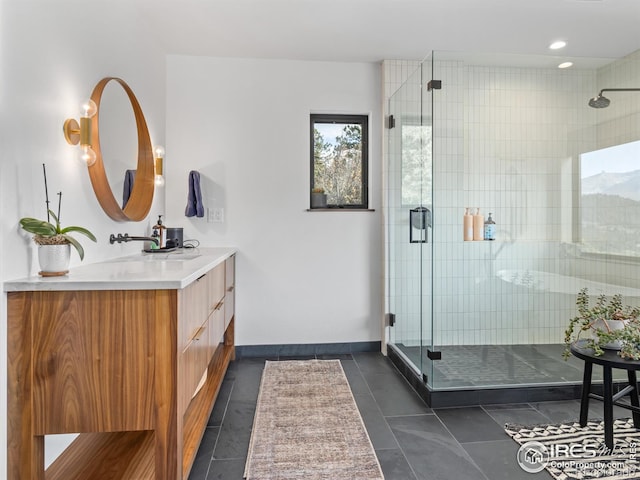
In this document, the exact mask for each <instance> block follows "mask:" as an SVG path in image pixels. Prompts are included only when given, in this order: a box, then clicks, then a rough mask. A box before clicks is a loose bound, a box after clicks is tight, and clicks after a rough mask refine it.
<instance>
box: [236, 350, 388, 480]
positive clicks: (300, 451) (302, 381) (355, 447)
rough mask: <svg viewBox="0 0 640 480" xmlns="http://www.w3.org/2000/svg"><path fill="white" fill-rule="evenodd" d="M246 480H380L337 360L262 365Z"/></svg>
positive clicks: (378, 471)
mask: <svg viewBox="0 0 640 480" xmlns="http://www.w3.org/2000/svg"><path fill="white" fill-rule="evenodd" d="M245 478H246V479H247V480H258V479H259V480H271V479H278V480H294V479H295V480H297V479H300V480H302V479H304V480H320V479H322V480H329V479H331V480H381V479H383V478H384V477H383V475H382V471H381V469H380V464H379V463H378V459H377V457H376V454H375V452H374V450H373V447H372V445H371V441H370V440H369V436H368V435H367V431H366V430H365V427H364V424H363V422H362V418H361V417H360V413H359V411H358V408H357V406H356V403H355V400H354V398H353V394H352V393H351V389H350V388H349V384H348V382H347V378H346V376H345V374H344V371H343V369H342V365H341V363H340V361H339V360H304V361H279V362H270V361H267V362H266V364H265V368H264V372H263V375H262V382H261V384H260V393H259V395H258V404H257V406H256V413H255V418H254V421H253V430H252V433H251V441H250V445H249V452H248V455H247V463H246V468H245Z"/></svg>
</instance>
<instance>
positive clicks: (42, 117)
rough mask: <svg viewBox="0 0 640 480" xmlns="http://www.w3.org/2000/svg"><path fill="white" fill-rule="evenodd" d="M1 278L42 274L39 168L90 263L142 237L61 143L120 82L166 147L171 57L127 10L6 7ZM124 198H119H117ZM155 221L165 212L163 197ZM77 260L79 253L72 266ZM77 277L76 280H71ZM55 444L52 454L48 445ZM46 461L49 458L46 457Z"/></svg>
mask: <svg viewBox="0 0 640 480" xmlns="http://www.w3.org/2000/svg"><path fill="white" fill-rule="evenodd" d="M0 22H1V23H0V62H1V63H0V208H1V211H2V215H1V216H0V223H1V235H0V252H1V253H0V278H1V279H2V280H3V281H4V280H8V279H13V278H19V277H24V276H27V275H32V274H35V273H36V272H37V259H36V257H35V249H34V248H33V242H32V241H31V240H30V238H29V236H28V235H26V234H24V233H22V232H21V231H20V230H19V227H18V219H19V218H21V217H23V216H37V217H40V218H42V217H44V215H45V208H44V187H43V180H42V163H46V165H47V173H48V182H49V195H50V197H52V198H51V199H52V200H54V199H55V198H56V197H55V194H56V192H58V191H62V192H63V207H62V222H63V224H71V225H83V226H85V227H87V228H89V229H90V230H91V231H93V232H94V233H95V234H96V236H97V237H98V243H97V244H93V243H92V242H89V241H84V242H83V245H84V246H85V250H86V256H85V262H95V261H99V260H102V259H106V258H109V257H115V256H119V255H122V254H123V253H126V252H129V251H133V250H135V249H136V248H139V246H134V245H127V246H126V247H119V246H111V245H109V243H108V241H107V239H108V236H109V234H110V233H112V232H118V231H125V229H126V231H128V232H129V233H130V234H142V233H144V231H145V228H146V226H147V223H148V222H146V221H145V222H140V223H128V224H118V223H115V222H113V221H111V220H110V219H109V218H108V217H107V216H106V215H105V214H104V213H103V212H102V210H101V208H100V207H99V205H98V203H97V201H96V199H95V197H94V195H93V191H92V190H91V185H90V181H89V177H88V174H87V172H86V169H85V168H83V167H82V166H81V165H80V163H79V162H78V161H77V160H76V159H75V158H74V155H75V151H76V149H75V148H72V147H70V146H69V145H67V143H66V142H65V140H64V137H63V134H62V124H63V123H64V120H65V119H66V118H68V117H75V118H77V116H78V111H79V105H80V102H81V100H83V99H85V98H87V97H89V96H90V94H91V91H92V89H93V87H94V85H95V84H96V82H97V81H98V80H100V79H101V78H103V77H106V76H120V77H122V78H123V79H124V80H125V81H127V83H128V84H129V85H130V86H131V88H132V89H133V91H134V92H135V93H136V96H137V97H138V100H139V102H140V104H141V106H142V109H143V111H144V113H145V116H146V119H147V124H148V126H149V130H150V133H151V137H152V140H153V141H155V142H158V143H163V142H164V129H165V118H164V110H165V65H164V61H165V60H164V56H163V55H162V53H161V52H160V51H159V50H157V47H156V46H155V45H152V44H150V43H149V42H147V41H146V38H147V37H146V35H145V30H144V28H145V25H144V22H141V21H140V18H139V16H138V12H136V11H133V10H132V7H130V6H129V5H128V2H113V3H110V4H109V6H108V8H106V7H105V5H94V4H93V2H83V1H73V2H71V1H69V2H50V1H47V0H42V1H31V0H30V1H24V0H8V1H3V2H2V3H1V4H0ZM116 195H117V196H119V195H120V193H119V192H117V193H116ZM159 200H160V201H159V202H158V201H156V206H155V207H154V210H152V213H156V211H157V210H162V209H163V208H162V207H161V205H162V196H160V197H159ZM78 264H79V259H78V257H77V256H76V255H75V253H73V254H72V265H71V266H72V267H73V266H76V265H78ZM71 274H72V275H73V273H71ZM0 298H1V303H0V316H1V317H0V412H2V414H0V477H3V476H4V473H3V472H6V451H7V445H6V430H7V428H6V414H5V412H6V385H7V375H6V372H7V364H6V361H7V355H6V351H7V350H6V344H7V331H6V296H5V295H4V294H3V295H2V296H1V297H0ZM50 445H51V444H50V442H48V445H47V448H48V449H49V447H50ZM47 453H48V454H49V453H50V451H49V450H48V451H47Z"/></svg>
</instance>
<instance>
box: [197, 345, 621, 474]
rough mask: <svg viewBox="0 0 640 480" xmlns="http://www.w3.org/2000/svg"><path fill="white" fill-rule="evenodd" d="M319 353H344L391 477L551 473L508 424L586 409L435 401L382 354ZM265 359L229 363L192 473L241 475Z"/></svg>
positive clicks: (561, 417) (595, 412)
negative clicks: (524, 463)
mask: <svg viewBox="0 0 640 480" xmlns="http://www.w3.org/2000/svg"><path fill="white" fill-rule="evenodd" d="M306 358H309V357H304V358H301V357H297V358H292V357H287V358H280V360H289V359H306ZM318 358H327V359H328V358H338V359H340V360H341V361H342V365H343V368H344V371H345V373H346V375H347V379H348V380H349V384H350V386H351V390H352V391H353V395H354V397H355V399H356V403H357V405H358V408H359V410H360V413H361V415H362V418H363V420H364V423H365V426H366V428H367V431H368V433H369V437H370V438H371V442H372V444H373V447H374V449H375V451H376V454H377V455H378V459H379V460H380V464H381V466H382V470H383V472H384V475H385V479H386V480H418V479H420V480H422V479H424V480H472V479H473V480H476V479H477V480H499V479H510V480H514V479H515V480H517V479H523V480H533V479H534V478H535V479H550V478H551V476H550V475H549V474H547V473H546V472H540V473H538V474H535V475H532V474H530V473H526V472H525V471H523V470H521V469H520V467H519V466H518V464H517V462H516V452H517V450H518V445H517V444H516V442H514V441H513V440H511V439H510V438H509V437H508V436H507V435H506V434H505V433H504V431H503V429H502V427H503V425H504V423H506V422H513V423H521V424H537V423H553V422H562V421H567V420H576V419H577V417H578V413H579V409H580V405H579V402H578V401H577V400H569V401H561V402H541V403H526V404H512V405H493V406H474V407H460V408H439V409H431V408H429V407H428V406H427V405H426V404H425V403H423V401H422V400H421V399H420V397H419V396H418V395H417V394H416V393H415V392H414V391H413V389H412V388H411V387H410V386H409V384H408V383H407V382H406V381H405V379H404V378H403V377H402V376H401V375H400V373H399V372H398V371H397V370H396V369H395V367H394V366H393V365H392V364H391V362H390V361H389V360H388V359H387V358H386V357H384V356H383V355H382V354H379V353H356V354H347V355H334V356H326V357H321V356H319V357H318ZM267 360H278V358H270V359H267ZM264 361H265V359H264V358H262V359H255V358H244V359H239V360H236V361H235V362H232V363H231V365H230V366H229V370H228V372H227V375H226V377H225V379H224V382H223V384H222V387H221V391H220V394H219V396H218V400H217V402H216V404H215V406H214V409H213V412H212V414H211V418H210V420H209V426H208V427H207V429H206V432H205V435H204V438H203V440H202V443H201V445H200V450H199V451H198V455H197V457H196V460H195V463H194V466H193V469H192V471H191V475H190V477H189V478H190V480H213V479H221V480H241V479H242V474H243V470H244V463H245V460H246V455H247V450H248V445H249V438H250V435H251V426H252V423H253V415H254V412H255V407H256V401H257V397H258V389H259V387H260V378H261V375H262V369H263V367H264ZM601 408H602V405H601V404H599V402H592V405H591V406H590V409H591V417H593V418H601V417H602V410H601ZM616 408H617V407H616ZM627 413H628V412H627V411H626V410H623V409H617V410H616V412H615V414H616V416H617V417H624V416H628V415H626V414H627Z"/></svg>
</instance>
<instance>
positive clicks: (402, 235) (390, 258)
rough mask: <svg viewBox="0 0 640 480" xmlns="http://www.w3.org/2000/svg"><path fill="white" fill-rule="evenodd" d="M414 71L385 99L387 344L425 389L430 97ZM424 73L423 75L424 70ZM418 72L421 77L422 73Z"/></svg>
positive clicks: (428, 330)
mask: <svg viewBox="0 0 640 480" xmlns="http://www.w3.org/2000/svg"><path fill="white" fill-rule="evenodd" d="M425 63H426V64H428V67H423V68H419V69H417V70H416V71H415V72H414V73H413V74H412V75H411V76H410V77H409V78H408V79H407V81H406V82H405V83H404V84H403V86H402V87H401V88H400V89H399V90H398V91H397V92H396V93H395V94H394V95H393V96H392V97H391V99H390V101H389V114H390V118H392V119H393V120H392V122H393V127H392V128H389V129H388V152H389V158H388V164H387V166H388V170H387V205H386V208H387V212H386V213H387V219H388V221H387V289H388V291H387V309H388V310H387V311H388V312H390V313H393V314H394V319H395V323H394V325H393V326H392V327H390V328H389V336H388V341H389V343H390V344H391V345H393V346H394V347H395V350H396V352H398V353H399V354H400V355H401V356H402V357H403V358H404V359H405V360H406V361H407V363H409V364H410V365H411V366H412V367H413V368H414V369H415V371H416V373H417V374H418V375H420V376H422V377H423V379H425V380H426V381H427V383H430V382H431V379H432V378H433V375H432V365H431V360H430V359H429V358H428V356H427V350H428V349H431V350H432V349H433V345H432V339H433V331H432V329H433V321H432V305H433V302H432V299H433V297H432V285H433V282H432V276H433V262H432V258H433V199H432V188H433V186H432V154H431V151H432V142H431V131H432V112H431V104H432V102H431V92H429V91H428V90H427V82H428V80H424V78H425V73H426V72H428V73H429V74H430V73H431V67H430V65H431V61H430V60H428V61H426V62H425ZM424 68H426V70H424ZM423 70H424V71H423Z"/></svg>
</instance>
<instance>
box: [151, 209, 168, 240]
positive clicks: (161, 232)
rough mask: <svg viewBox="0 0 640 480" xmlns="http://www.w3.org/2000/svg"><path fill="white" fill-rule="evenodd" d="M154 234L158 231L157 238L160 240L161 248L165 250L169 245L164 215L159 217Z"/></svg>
mask: <svg viewBox="0 0 640 480" xmlns="http://www.w3.org/2000/svg"><path fill="white" fill-rule="evenodd" d="M153 231H154V233H155V232H156V231H157V233H158V235H157V238H158V240H160V245H159V247H160V248H165V247H166V243H167V228H166V227H165V226H164V225H163V224H162V215H158V222H157V223H156V224H155V225H154V226H153Z"/></svg>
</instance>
